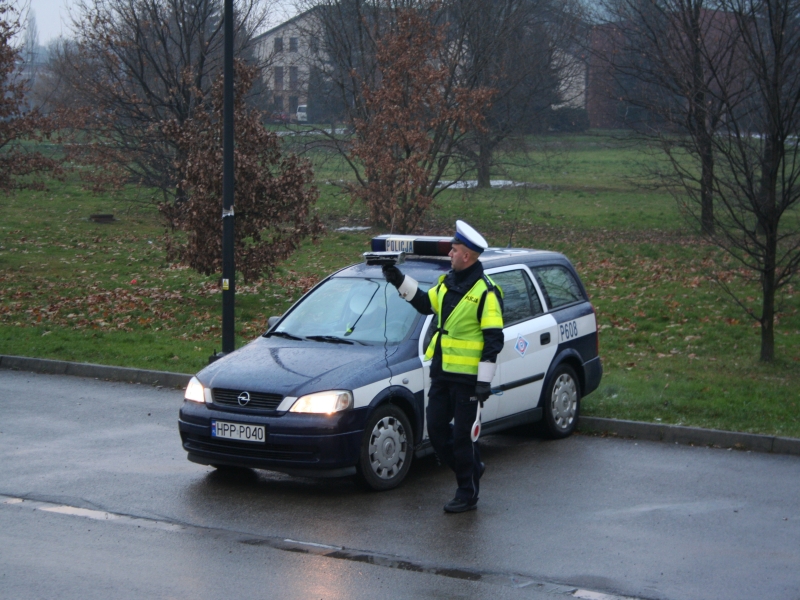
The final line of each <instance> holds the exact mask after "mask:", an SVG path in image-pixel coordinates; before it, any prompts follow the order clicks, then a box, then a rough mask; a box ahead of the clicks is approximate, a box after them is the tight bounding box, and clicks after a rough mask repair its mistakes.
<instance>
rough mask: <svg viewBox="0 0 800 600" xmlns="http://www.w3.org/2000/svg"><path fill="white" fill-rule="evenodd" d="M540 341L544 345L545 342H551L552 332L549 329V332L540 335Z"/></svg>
mask: <svg viewBox="0 0 800 600" xmlns="http://www.w3.org/2000/svg"><path fill="white" fill-rule="evenodd" d="M539 341H540V342H541V343H542V346H544V345H545V344H549V343H550V332H549V331H548V332H547V333H543V334H542V335H541V336H539Z"/></svg>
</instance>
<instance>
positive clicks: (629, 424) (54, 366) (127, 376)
mask: <svg viewBox="0 0 800 600" xmlns="http://www.w3.org/2000/svg"><path fill="white" fill-rule="evenodd" d="M0 369H12V370H16V371H32V372H34V373H47V374H50V375H74V376H77V377H93V378H96V379H107V380H110V381H123V382H129V383H144V384H148V385H160V386H163V387H170V388H184V387H186V384H187V383H189V379H190V378H191V377H192V376H191V375H187V374H185V373H170V372H169V371H148V370H145V369H129V368H127V367H110V366H107V365H95V364H90V363H74V362H68V361H65V360H50V359H46V358H28V357H26V356H6V355H0ZM578 430H579V431H581V432H583V433H606V434H611V435H615V436H619V437H622V438H633V439H639V440H648V441H653V442H666V443H674V444H686V445H697V446H712V447H715V448H734V449H736V450H750V451H753V452H769V453H772V454H791V455H795V456H800V439H798V438H786V437H777V436H771V435H758V434H754V433H740V432H737V431H720V430H719V429H702V428H700V427H683V426H681V425H663V424H661V423H643V422H640V421H621V420H617V419H603V418H600V417H581V418H580V421H579V422H578Z"/></svg>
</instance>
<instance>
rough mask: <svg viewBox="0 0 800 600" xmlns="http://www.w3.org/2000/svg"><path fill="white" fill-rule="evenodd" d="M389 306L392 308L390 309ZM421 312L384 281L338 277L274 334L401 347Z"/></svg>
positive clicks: (321, 289)
mask: <svg viewBox="0 0 800 600" xmlns="http://www.w3.org/2000/svg"><path fill="white" fill-rule="evenodd" d="M387 305H388V309H387ZM416 318H417V311H416V310H414V308H413V307H412V306H411V305H410V304H409V303H408V302H406V301H405V300H403V299H402V298H400V296H399V295H398V294H397V290H396V289H395V288H394V287H393V286H389V285H388V284H387V283H386V282H385V281H384V280H383V278H381V279H361V278H353V277H334V278H333V279H329V280H328V281H326V282H325V283H323V284H322V285H321V286H319V287H318V288H316V289H315V290H314V291H313V292H311V293H310V294H309V295H308V296H306V297H305V298H303V301H302V302H301V303H300V304H299V305H298V306H297V307H295V309H294V310H293V311H292V312H291V313H290V314H289V315H288V316H287V317H286V319H284V320H283V322H281V324H280V325H279V326H278V327H277V329H275V331H274V332H273V333H275V334H283V335H284V336H287V337H288V336H295V337H299V338H308V337H311V338H312V339H314V338H316V339H318V340H319V339H321V338H322V337H327V338H328V339H323V340H322V341H334V340H335V339H336V338H339V339H340V340H342V341H344V340H346V341H350V342H353V343H362V344H387V343H388V344H397V343H399V342H401V341H402V340H404V339H405V337H406V336H407V335H408V333H409V331H411V328H412V327H413V326H414V323H415V321H416Z"/></svg>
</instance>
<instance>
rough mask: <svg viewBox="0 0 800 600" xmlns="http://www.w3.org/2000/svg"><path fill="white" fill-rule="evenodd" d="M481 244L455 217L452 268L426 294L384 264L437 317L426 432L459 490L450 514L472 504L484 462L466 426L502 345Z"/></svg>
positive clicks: (403, 290)
mask: <svg viewBox="0 0 800 600" xmlns="http://www.w3.org/2000/svg"><path fill="white" fill-rule="evenodd" d="M486 247H487V243H486V240H485V239H484V238H483V236H481V234H479V233H478V232H477V231H475V229H473V228H472V227H470V226H469V225H468V224H467V223H465V222H464V221H456V234H455V237H453V240H452V247H451V249H450V253H449V256H450V264H451V266H452V270H451V271H450V272H448V273H447V274H446V275H442V276H441V277H439V281H438V283H437V284H436V285H434V286H433V287H432V288H431V289H430V290H429V291H428V292H427V293H425V292H423V291H421V290H420V289H419V286H418V285H417V282H416V281H414V279H412V278H411V277H409V276H407V275H403V273H402V272H400V269H398V268H397V267H395V266H387V267H384V268H383V274H384V277H385V278H386V281H388V282H389V283H391V284H392V285H394V286H395V287H396V288H397V290H398V292H399V293H400V296H402V297H403V298H405V299H406V300H407V301H408V302H410V303H411V305H412V306H413V307H414V308H415V309H417V311H418V312H420V313H422V314H423V315H430V314H434V315H436V318H437V321H436V331H435V333H434V335H433V338H432V339H431V342H430V345H429V347H428V348H427V350H426V353H425V356H426V358H428V359H432V362H431V370H430V372H431V387H430V393H429V394H428V411H427V417H428V435H429V436H430V440H431V445H432V446H433V449H434V450H435V451H436V454H437V456H438V457H439V459H440V460H441V461H442V462H443V463H444V464H446V465H447V466H448V467H450V468H451V469H452V470H453V471H454V472H455V474H456V481H457V483H458V489H457V490H456V494H455V497H454V498H453V499H452V500H451V501H450V502H448V503H447V504H445V506H444V510H445V511H446V512H450V513H460V512H465V511H468V510H473V509H474V508H476V506H477V503H478V491H479V489H480V484H479V480H480V478H481V475H483V471H484V464H483V462H481V457H480V450H479V448H478V444H477V443H475V442H473V441H472V439H471V437H470V430H471V428H472V424H473V423H474V421H475V417H476V413H477V409H478V403H479V402H480V403H481V404H483V402H484V401H485V400H486V399H487V398H488V397H489V396H490V395H491V385H490V384H491V381H492V377H494V372H495V369H496V367H497V364H496V360H497V355H498V354H499V353H500V351H501V350H502V349H503V304H502V291H501V290H500V288H498V287H497V286H495V284H494V282H493V281H492V280H491V279H489V277H487V276H486V275H484V273H483V265H482V264H481V262H480V261H479V260H478V258H479V257H480V254H481V253H482V252H483V251H484V250H485V249H486ZM451 421H453V425H452V427H451V425H450V422H451Z"/></svg>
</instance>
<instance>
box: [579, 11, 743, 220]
mask: <svg viewBox="0 0 800 600" xmlns="http://www.w3.org/2000/svg"><path fill="white" fill-rule="evenodd" d="M602 8H603V11H602V17H600V19H599V20H600V22H601V25H600V26H599V27H596V28H595V29H594V32H593V36H592V47H591V49H590V52H591V54H592V59H593V62H594V64H595V66H597V67H598V69H597V72H596V73H595V81H594V84H595V85H594V90H595V91H597V92H599V93H601V94H602V93H604V94H606V95H607V96H610V97H611V98H613V99H614V102H615V103H617V102H621V103H623V104H624V105H625V109H626V110H625V111H624V113H623V114H624V117H623V118H622V124H623V125H624V126H627V127H630V128H632V129H633V130H635V131H636V132H638V133H640V134H643V135H644V136H645V137H646V138H648V139H649V140H650V141H656V142H657V143H658V144H659V145H660V146H661V147H662V149H663V150H664V151H665V152H666V153H667V155H668V156H669V157H670V159H675V160H674V161H673V162H674V164H675V166H681V165H685V155H686V154H687V153H688V154H689V155H690V156H692V157H694V158H696V159H697V161H698V163H699V168H698V169H697V170H696V171H695V170H693V167H692V168H689V169H682V173H681V184H682V185H688V186H690V187H692V188H693V190H694V189H695V188H696V190H697V194H698V196H699V198H700V202H699V208H700V210H699V214H695V213H694V212H693V211H690V213H689V214H690V215H694V216H696V217H697V219H698V221H699V223H700V226H701V229H702V231H703V232H705V233H707V234H712V233H713V230H714V216H713V213H714V199H713V177H714V153H713V150H712V147H713V137H714V135H715V134H716V132H717V131H718V130H719V129H720V127H722V125H723V113H724V106H723V103H722V101H721V99H720V98H719V94H718V93H717V92H718V91H719V88H720V86H724V87H726V88H730V86H731V85H732V84H733V82H735V81H737V80H738V74H737V72H736V66H737V60H736V57H737V53H736V48H737V46H736V38H737V36H736V34H735V31H734V30H735V26H734V23H733V19H732V18H731V17H730V15H729V14H727V13H725V12H724V11H721V10H718V3H717V1H716V0H645V1H640V0H608V1H605V2H604V3H603V4H602ZM598 73H603V74H605V75H606V81H605V82H602V81H599V80H600V79H602V77H598ZM603 84H605V85H603ZM675 134H679V135H678V136H676V135H675ZM680 134H685V135H680ZM678 157H683V158H680V159H679V158H678ZM682 161H683V162H682ZM694 173H696V176H695V175H693V174H694Z"/></svg>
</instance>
